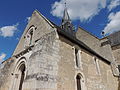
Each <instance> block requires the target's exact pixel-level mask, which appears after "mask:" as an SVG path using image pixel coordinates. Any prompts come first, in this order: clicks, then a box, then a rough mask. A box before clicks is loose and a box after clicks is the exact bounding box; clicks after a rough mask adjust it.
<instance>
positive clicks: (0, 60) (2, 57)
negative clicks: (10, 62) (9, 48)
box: [0, 53, 6, 63]
mask: <svg viewBox="0 0 120 90" xmlns="http://www.w3.org/2000/svg"><path fill="white" fill-rule="evenodd" d="M5 57H6V54H5V53H2V54H1V55H0V63H2V62H3V60H4V58H5Z"/></svg>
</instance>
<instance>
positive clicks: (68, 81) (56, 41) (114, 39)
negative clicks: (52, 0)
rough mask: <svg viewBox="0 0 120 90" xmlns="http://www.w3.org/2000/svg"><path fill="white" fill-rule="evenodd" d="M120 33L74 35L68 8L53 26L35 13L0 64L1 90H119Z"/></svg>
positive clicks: (82, 31) (76, 33) (81, 33)
mask: <svg viewBox="0 0 120 90" xmlns="http://www.w3.org/2000/svg"><path fill="white" fill-rule="evenodd" d="M119 38H120V32H117V33H114V34H111V35H109V36H107V37H104V38H102V39H99V38H97V37H96V36H94V35H92V34H91V33H89V32H87V31H86V30H84V29H82V28H81V27H79V28H78V30H77V32H75V29H74V26H73V24H72V22H71V19H70V16H69V13H68V12H67V8H65V9H64V13H63V18H62V22H61V25H60V26H58V25H56V24H54V23H53V22H52V21H50V20H49V19H47V18H46V17H44V16H43V15H42V14H41V13H40V12H39V11H37V10H35V11H34V12H33V14H32V16H31V18H30V21H29V23H28V25H27V26H26V28H25V30H24V32H23V35H22V36H21V39H20V40H19V43H18V45H17V46H16V49H15V51H14V53H13V55H12V56H11V58H9V59H8V60H5V61H4V62H2V64H1V65H0V90H120V86H119V83H120V82H119V81H120V80H119V74H120V39H119Z"/></svg>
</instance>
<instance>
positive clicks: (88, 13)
mask: <svg viewBox="0 0 120 90" xmlns="http://www.w3.org/2000/svg"><path fill="white" fill-rule="evenodd" d="M65 2H66V3H67V4H66V7H67V10H68V13H69V15H70V18H71V20H72V23H73V24H74V26H75V27H76V29H77V28H78V27H82V28H83V29H85V30H86V31H88V32H90V33H92V34H93V35H95V36H97V37H98V38H102V35H101V32H104V34H105V36H107V35H109V34H112V33H114V32H117V31H119V30H120V0H0V63H1V62H2V61H4V60H6V59H8V58H9V57H11V55H12V53H13V51H14V50H15V48H16V45H17V43H18V41H19V39H20V37H21V35H22V33H23V31H24V29H25V27H26V25H27V24H28V22H29V19H30V16H31V15H32V13H33V11H34V10H36V9H37V10H38V11H39V12H40V13H41V14H43V15H44V16H45V17H46V18H48V19H49V20H51V21H52V22H54V23H55V24H57V25H60V24H61V19H62V16H63V11H64V8H65V5H64V3H65Z"/></svg>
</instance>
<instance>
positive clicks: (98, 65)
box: [93, 56, 101, 75]
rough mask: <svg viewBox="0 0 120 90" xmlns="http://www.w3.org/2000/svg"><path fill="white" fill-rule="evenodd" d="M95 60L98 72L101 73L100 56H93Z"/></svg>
mask: <svg viewBox="0 0 120 90" xmlns="http://www.w3.org/2000/svg"><path fill="white" fill-rule="evenodd" d="M93 60H94V64H95V68H96V71H97V74H98V75H101V71H100V64H99V60H98V58H97V57H95V56H93Z"/></svg>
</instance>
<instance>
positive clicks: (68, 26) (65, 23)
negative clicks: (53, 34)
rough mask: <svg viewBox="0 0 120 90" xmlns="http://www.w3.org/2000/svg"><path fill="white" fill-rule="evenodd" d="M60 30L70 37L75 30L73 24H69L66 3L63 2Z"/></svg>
mask: <svg viewBox="0 0 120 90" xmlns="http://www.w3.org/2000/svg"><path fill="white" fill-rule="evenodd" d="M61 28H62V30H64V31H65V32H66V33H68V34H70V35H72V36H75V29H74V26H73V24H72V23H71V19H70V16H69V14H68V11H67V7H66V2H65V9H64V13H63V18H62V23H61Z"/></svg>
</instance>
